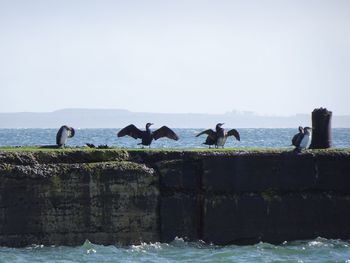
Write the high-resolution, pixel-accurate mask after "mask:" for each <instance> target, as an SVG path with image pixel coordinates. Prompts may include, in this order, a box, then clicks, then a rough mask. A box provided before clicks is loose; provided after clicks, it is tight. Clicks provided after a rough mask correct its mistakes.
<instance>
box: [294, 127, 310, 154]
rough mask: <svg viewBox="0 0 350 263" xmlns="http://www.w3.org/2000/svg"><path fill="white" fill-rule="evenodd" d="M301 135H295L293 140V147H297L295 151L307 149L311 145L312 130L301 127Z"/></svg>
mask: <svg viewBox="0 0 350 263" xmlns="http://www.w3.org/2000/svg"><path fill="white" fill-rule="evenodd" d="M298 129H299V133H297V134H295V135H294V136H293V138H292V145H294V146H295V150H296V151H299V150H301V149H307V148H308V147H309V146H310V143H311V135H312V128H310V127H304V128H303V127H301V126H299V128H298Z"/></svg>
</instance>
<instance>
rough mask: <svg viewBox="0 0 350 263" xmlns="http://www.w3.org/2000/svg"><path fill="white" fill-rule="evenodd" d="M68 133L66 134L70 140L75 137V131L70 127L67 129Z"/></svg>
mask: <svg viewBox="0 0 350 263" xmlns="http://www.w3.org/2000/svg"><path fill="white" fill-rule="evenodd" d="M68 131H69V133H68V138H72V137H74V135H75V130H74V129H73V128H72V127H69V129H68Z"/></svg>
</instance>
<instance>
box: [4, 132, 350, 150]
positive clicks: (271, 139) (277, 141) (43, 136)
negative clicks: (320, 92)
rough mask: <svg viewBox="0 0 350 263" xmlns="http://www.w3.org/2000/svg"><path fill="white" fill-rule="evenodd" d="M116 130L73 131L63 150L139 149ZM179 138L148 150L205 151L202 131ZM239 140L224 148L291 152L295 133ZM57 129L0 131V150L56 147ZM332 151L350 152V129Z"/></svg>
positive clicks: (246, 135) (337, 137) (335, 138)
mask: <svg viewBox="0 0 350 263" xmlns="http://www.w3.org/2000/svg"><path fill="white" fill-rule="evenodd" d="M228 129H229V128H227V130H228ZM119 130H120V129H118V128H115V129H111V128H108V129H102V128H101V129H75V136H74V137H73V138H70V139H69V140H68V143H67V146H71V147H83V146H86V143H91V144H94V145H95V146H98V145H107V146H110V147H119V148H140V147H141V146H140V145H138V143H139V142H140V140H138V139H137V140H135V139H133V138H132V137H128V136H125V137H120V138H118V136H117V133H118V131H119ZM173 130H174V132H175V133H176V134H177V135H178V136H179V138H180V139H179V140H178V141H174V140H170V139H167V138H160V139H158V140H156V141H153V142H152V144H151V147H152V148H206V147H207V146H206V145H203V142H204V141H205V138H206V137H205V135H202V136H199V137H196V135H197V134H198V133H199V132H201V131H203V130H204V128H203V129H173ZM237 130H238V132H239V133H240V137H241V140H240V141H237V140H236V139H235V138H234V137H230V138H228V139H227V141H226V144H225V148H291V139H292V137H293V135H294V134H296V133H297V132H298V130H297V129H290V128H280V129H276V128H273V129H272V128H271V129H266V128H264V129H258V128H242V129H239V128H238V129H237ZM56 133H57V129H0V147H1V146H43V145H54V144H55V143H56ZM332 147H333V148H350V129H349V128H335V129H332Z"/></svg>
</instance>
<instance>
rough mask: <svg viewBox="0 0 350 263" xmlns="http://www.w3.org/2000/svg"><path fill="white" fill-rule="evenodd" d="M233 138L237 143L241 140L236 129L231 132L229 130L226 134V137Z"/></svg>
mask: <svg viewBox="0 0 350 263" xmlns="http://www.w3.org/2000/svg"><path fill="white" fill-rule="evenodd" d="M232 135H233V136H235V138H236V139H237V141H240V140H241V137H240V136H239V132H238V131H237V130H236V129H232V130H229V131H228V132H227V136H232Z"/></svg>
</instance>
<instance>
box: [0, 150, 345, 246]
mask: <svg viewBox="0 0 350 263" xmlns="http://www.w3.org/2000/svg"><path fill="white" fill-rule="evenodd" d="M348 222H350V151H349V150H340V151H339V150H338V151H329V150H328V151H309V152H307V153H303V154H298V155H297V154H294V153H292V152H287V151H286V152H283V151H259V152H257V151H256V152H248V151H239V152H238V151H154V150H153V151H147V150H145V151H139V150H129V151H124V150H80V151H79V150H76V151H33V152H20V151H18V152H13V151H8V152H0V245H2V246H3V245H6V246H25V245H28V244H33V243H36V244H55V245H62V244H64V245H79V244H82V243H83V242H84V241H85V239H89V240H90V241H91V242H93V243H98V244H122V245H127V244H135V243H139V242H141V241H142V242H155V241H163V242H168V241H171V240H173V239H174V238H175V237H176V236H178V237H186V238H188V239H189V240H198V239H202V240H204V241H206V242H213V243H215V244H231V243H236V244H245V243H255V242H258V241H260V240H262V241H266V242H282V241H284V240H294V239H306V238H314V237H317V236H323V237H326V238H347V239H348V238H350V227H348Z"/></svg>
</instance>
